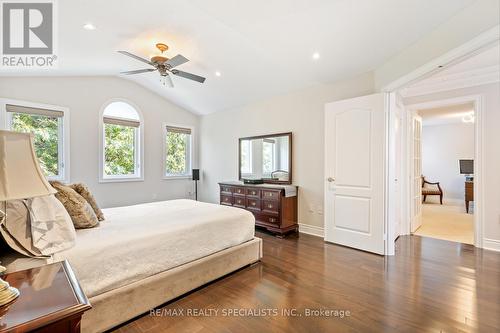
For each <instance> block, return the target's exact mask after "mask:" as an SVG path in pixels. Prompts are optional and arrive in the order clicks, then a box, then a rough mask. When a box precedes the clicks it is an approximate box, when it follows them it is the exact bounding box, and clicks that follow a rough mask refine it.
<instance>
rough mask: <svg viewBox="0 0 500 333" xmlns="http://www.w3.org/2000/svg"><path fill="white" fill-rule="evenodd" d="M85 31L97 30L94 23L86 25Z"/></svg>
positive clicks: (84, 26)
mask: <svg viewBox="0 0 500 333" xmlns="http://www.w3.org/2000/svg"><path fill="white" fill-rule="evenodd" d="M83 29H85V30H95V29H97V28H96V27H95V25H93V24H92V23H86V24H84V25H83Z"/></svg>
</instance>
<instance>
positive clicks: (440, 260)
mask: <svg viewBox="0 0 500 333" xmlns="http://www.w3.org/2000/svg"><path fill="white" fill-rule="evenodd" d="M257 236H258V237H261V238H263V240H264V258H263V259H262V262H261V263H259V264H256V265H254V266H251V267H247V268H244V269H242V270H240V271H238V272H236V273H234V274H231V275H229V276H226V277H224V278H222V279H219V280H218V281H216V282H214V283H212V284H209V285H207V286H205V287H203V288H201V289H199V290H196V291H194V292H192V293H190V294H189V295H187V296H184V297H181V298H179V299H177V300H175V301H173V302H170V303H168V304H167V305H165V306H164V307H162V308H161V309H163V310H162V311H171V313H170V316H150V315H149V314H147V315H144V316H142V317H140V318H139V319H136V320H135V321H132V322H129V323H128V324H126V325H124V326H122V327H120V328H118V329H117V330H116V332H117V333H125V332H127V333H138V332H141V333H142V332H176V333H178V332H238V333H240V332H258V333H259V332H499V331H500V254H499V253H495V252H491V251H483V250H479V249H475V248H474V247H473V246H471V245H465V244H459V243H453V242H448V241H443V240H437V239H432V238H424V237H419V236H404V237H400V238H399V239H398V241H397V243H396V255H395V256H392V257H382V256H378V255H374V254H370V253H366V252H362V251H357V250H353V249H350V248H346V247H342V246H337V245H333V244H327V243H324V242H323V239H321V238H317V237H313V236H308V235H304V234H301V235H300V237H298V238H297V237H294V236H292V237H289V238H285V239H278V238H275V237H273V236H271V235H269V234H264V233H260V232H258V233H257ZM181 309H182V310H183V311H184V314H183V315H180V316H174V313H173V312H172V311H174V310H175V311H177V312H178V311H180V310H181ZM188 309H196V310H201V311H203V310H204V311H205V314H206V315H207V316H194V313H192V315H191V316H187V315H186V314H187V313H186V311H188ZM228 309H250V310H247V311H253V314H254V316H234V315H232V316H227V314H228V311H229V310H228ZM259 309H260V310H259ZM265 309H268V310H269V311H271V313H270V314H271V315H265V314H266V313H264V312H265V311H267V310H265ZM274 309H277V310H274ZM282 309H289V310H290V309H297V312H294V313H295V314H296V315H299V314H300V315H301V316H284V315H282V313H281V311H282ZM306 309H327V310H344V311H349V312H350V315H349V316H344V317H343V318H340V317H339V316H337V317H324V316H310V317H308V316H306V311H307V310H306ZM209 311H211V313H209ZM215 311H218V313H217V315H215ZM223 311H224V312H225V314H226V316H225V315H224V312H223ZM258 311H260V313H258ZM272 311H278V315H276V316H275V315H274V313H273V312H272ZM164 314H167V313H165V312H164ZM209 314H212V316H208V315H209ZM332 314H334V313H332ZM256 315H262V316H260V317H259V316H256Z"/></svg>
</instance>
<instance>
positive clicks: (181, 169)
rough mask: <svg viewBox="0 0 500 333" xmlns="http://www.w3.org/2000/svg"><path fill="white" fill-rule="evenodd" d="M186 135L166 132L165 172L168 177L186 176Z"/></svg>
mask: <svg viewBox="0 0 500 333" xmlns="http://www.w3.org/2000/svg"><path fill="white" fill-rule="evenodd" d="M187 143H188V135H187V134H184V133H175V132H167V160H166V162H167V163H166V165H167V170H166V173H167V174H170V175H175V174H187V173H188V170H187V169H186V168H187V165H186V155H187V149H188V147H187Z"/></svg>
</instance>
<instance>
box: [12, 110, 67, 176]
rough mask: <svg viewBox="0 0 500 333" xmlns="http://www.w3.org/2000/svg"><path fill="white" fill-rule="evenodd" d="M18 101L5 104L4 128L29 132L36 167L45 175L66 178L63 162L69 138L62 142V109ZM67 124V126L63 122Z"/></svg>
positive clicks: (63, 128)
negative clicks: (36, 159) (5, 120)
mask: <svg viewBox="0 0 500 333" xmlns="http://www.w3.org/2000/svg"><path fill="white" fill-rule="evenodd" d="M21 104H22V103H19V105H18V104H9V103H6V104H5V110H6V119H7V128H8V129H10V130H12V131H17V132H25V133H32V134H33V144H34V148H35V153H36V156H38V159H39V162H40V167H41V169H42V171H43V173H44V174H45V176H46V177H47V178H48V179H51V180H62V181H68V180H69V175H68V172H66V166H67V165H68V164H69V163H66V161H67V159H69V142H65V137H66V138H69V135H66V136H65V124H69V122H67V121H65V111H66V112H67V110H63V108H61V110H53V109H51V108H41V107H40V108H39V107H32V106H26V105H21ZM66 127H67V126H66Z"/></svg>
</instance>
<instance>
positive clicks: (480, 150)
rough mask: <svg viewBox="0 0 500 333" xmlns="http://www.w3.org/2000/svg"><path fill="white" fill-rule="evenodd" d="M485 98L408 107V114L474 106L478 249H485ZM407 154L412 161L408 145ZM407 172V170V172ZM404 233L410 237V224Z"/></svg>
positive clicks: (472, 96)
mask: <svg viewBox="0 0 500 333" xmlns="http://www.w3.org/2000/svg"><path fill="white" fill-rule="evenodd" d="M483 100H484V98H483V96H482V95H469V96H460V97H455V98H448V99H442V100H435V101H429V102H424V103H417V104H411V105H407V106H406V112H407V114H409V113H411V112H413V111H417V110H425V109H432V108H439V107H446V106H452V105H457V104H465V103H472V104H473V105H474V117H475V121H474V140H475V142H474V245H475V246H476V247H483V237H482V235H483V216H484V209H483V198H484V186H483V174H484V147H483V142H484V136H483V134H484V106H483ZM406 149H407V153H406V158H407V160H408V161H410V160H411V159H412V158H413V154H412V151H411V149H410V146H409V145H408V142H407V145H406ZM405 172H407V170H405ZM406 179H407V177H406V178H405V180H406ZM401 199H402V200H404V201H402V202H405V203H406V205H408V206H407V207H408V208H409V207H411V205H412V202H411V200H409V199H410V197H409V196H406V198H401ZM403 227H404V229H403V230H404V232H405V234H406V235H409V234H410V232H411V230H410V224H409V223H405V225H404V226H403Z"/></svg>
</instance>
